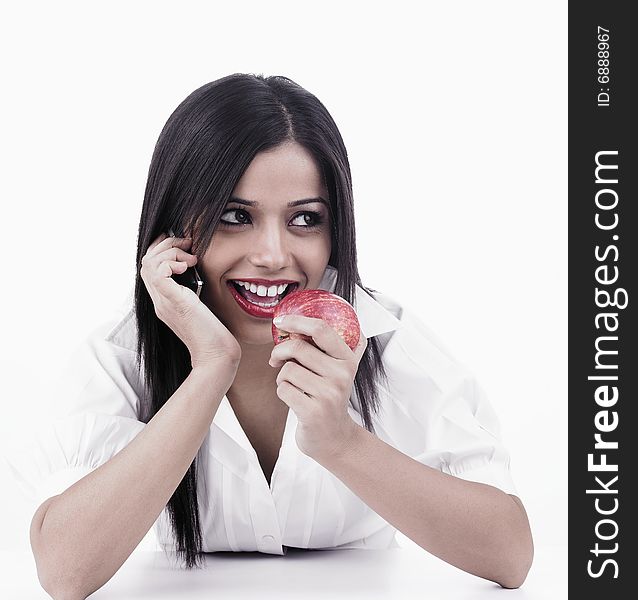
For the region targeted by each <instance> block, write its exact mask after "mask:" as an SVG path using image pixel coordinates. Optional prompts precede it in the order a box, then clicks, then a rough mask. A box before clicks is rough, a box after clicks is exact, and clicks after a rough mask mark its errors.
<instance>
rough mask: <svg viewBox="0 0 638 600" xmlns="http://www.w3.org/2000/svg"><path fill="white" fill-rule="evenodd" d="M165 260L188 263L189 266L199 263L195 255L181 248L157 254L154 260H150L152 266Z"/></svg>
mask: <svg viewBox="0 0 638 600" xmlns="http://www.w3.org/2000/svg"><path fill="white" fill-rule="evenodd" d="M164 260H172V261H180V262H182V261H183V262H186V263H188V265H189V266H192V265H194V264H195V263H196V262H197V256H196V255H195V254H189V253H188V252H186V251H184V250H182V249H181V248H177V247H173V248H169V249H168V250H164V251H163V252H160V253H159V254H156V255H155V256H153V258H152V259H150V261H151V264H152V263H157V264H159V263H160V262H162V261H164Z"/></svg>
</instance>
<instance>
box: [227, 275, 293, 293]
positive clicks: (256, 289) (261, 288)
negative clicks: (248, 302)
mask: <svg viewBox="0 0 638 600" xmlns="http://www.w3.org/2000/svg"><path fill="white" fill-rule="evenodd" d="M233 281H234V282H235V283H236V284H237V285H241V286H242V287H244V288H245V289H247V290H250V291H251V292H252V293H253V294H257V295H258V296H269V297H271V298H274V297H275V296H277V295H279V294H283V293H284V292H285V291H286V288H287V287H288V286H289V285H291V284H288V283H282V284H281V285H278V286H277V285H271V286H270V287H266V286H265V285H256V284H254V283H250V282H248V281H241V280H239V279H235V280H233Z"/></svg>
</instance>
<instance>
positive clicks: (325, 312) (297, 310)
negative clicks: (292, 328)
mask: <svg viewBox="0 0 638 600" xmlns="http://www.w3.org/2000/svg"><path fill="white" fill-rule="evenodd" d="M284 315H302V316H304V317H314V318H315V319H323V320H324V321H325V322H326V323H328V325H330V327H332V328H333V329H334V330H335V331H336V332H337V333H338V334H339V335H340V336H341V338H342V339H343V341H344V342H345V343H346V344H347V345H348V347H349V348H350V349H351V350H354V349H355V348H356V347H357V344H358V343H359V331H360V326H359V319H357V313H355V312H354V309H353V308H352V306H350V304H349V303H348V302H347V301H346V300H344V299H343V298H342V297H341V296H337V295H336V294H333V293H331V292H327V291H325V290H295V291H293V292H290V293H289V294H287V295H286V296H284V298H283V300H282V301H281V302H280V303H279V304H278V305H277V306H276V307H275V312H274V314H273V319H274V318H275V317H283V316H284ZM272 337H273V340H274V341H275V345H277V344H279V343H281V342H283V341H285V340H287V339H295V338H300V339H302V340H306V341H308V342H310V343H311V344H313V345H316V344H314V342H313V340H312V338H311V337H310V336H307V335H304V334H302V333H289V332H288V331H284V330H282V329H279V328H278V327H276V326H275V324H274V323H273V324H272Z"/></svg>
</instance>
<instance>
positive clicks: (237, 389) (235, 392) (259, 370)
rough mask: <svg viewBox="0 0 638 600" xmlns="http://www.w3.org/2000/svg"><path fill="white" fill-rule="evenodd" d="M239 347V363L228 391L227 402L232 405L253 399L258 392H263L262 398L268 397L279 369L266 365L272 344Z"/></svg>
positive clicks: (243, 344) (241, 343)
mask: <svg viewBox="0 0 638 600" xmlns="http://www.w3.org/2000/svg"><path fill="white" fill-rule="evenodd" d="M240 345H241V361H240V363H239V367H238V368H237V373H236V375H235V380H234V381H233V384H232V385H231V386H230V389H229V390H228V393H227V397H228V400H229V401H230V402H231V404H232V403H233V401H232V399H231V396H232V398H234V399H235V402H241V401H242V399H248V401H250V398H252V399H253V402H254V401H255V394H258V393H259V390H263V392H264V393H263V396H262V398H263V397H269V396H270V395H272V394H273V393H274V390H275V388H276V379H277V374H278V373H279V369H274V368H273V367H271V366H270V365H269V364H268V360H269V359H270V354H271V352H272V349H273V347H274V343H270V344H262V345H256V344H245V343H243V342H240Z"/></svg>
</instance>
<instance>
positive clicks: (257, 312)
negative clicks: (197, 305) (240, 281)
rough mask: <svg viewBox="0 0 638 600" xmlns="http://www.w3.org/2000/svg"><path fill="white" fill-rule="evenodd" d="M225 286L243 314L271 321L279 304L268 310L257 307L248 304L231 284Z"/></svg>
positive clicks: (250, 303)
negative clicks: (242, 310)
mask: <svg viewBox="0 0 638 600" xmlns="http://www.w3.org/2000/svg"><path fill="white" fill-rule="evenodd" d="M226 285H228V288H229V289H230V293H231V294H232V295H233V298H234V299H235V302H237V304H239V306H240V307H241V308H243V309H244V312H247V313H248V314H249V315H250V316H251V317H258V318H260V319H271V320H272V318H273V315H274V314H275V309H276V308H277V305H278V304H279V302H278V303H277V304H275V305H274V306H271V307H268V308H266V307H264V306H257V305H256V304H253V303H252V302H249V301H248V300H246V298H244V297H243V296H242V295H241V294H240V293H239V292H238V291H237V290H236V289H235V286H234V285H233V284H232V283H230V282H228V283H227V284H226ZM295 287H297V286H295ZM264 298H268V296H264Z"/></svg>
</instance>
